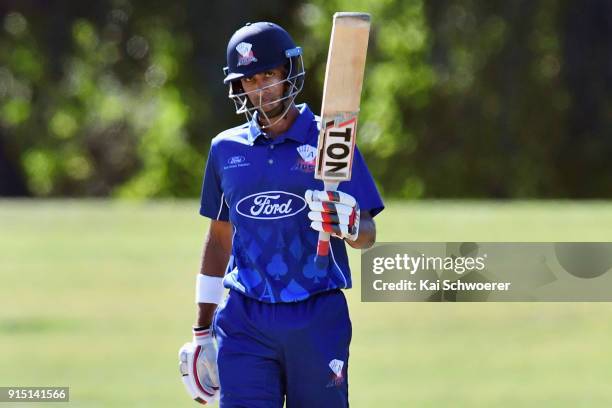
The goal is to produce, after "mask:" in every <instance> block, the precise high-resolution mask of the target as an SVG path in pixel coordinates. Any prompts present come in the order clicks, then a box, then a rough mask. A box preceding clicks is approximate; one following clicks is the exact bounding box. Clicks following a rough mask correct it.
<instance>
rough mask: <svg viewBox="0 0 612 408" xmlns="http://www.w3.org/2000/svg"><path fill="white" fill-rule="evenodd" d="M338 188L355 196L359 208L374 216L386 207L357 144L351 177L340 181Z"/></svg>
mask: <svg viewBox="0 0 612 408" xmlns="http://www.w3.org/2000/svg"><path fill="white" fill-rule="evenodd" d="M338 190H340V191H344V192H345V193H348V194H350V195H352V196H353V197H355V199H356V200H357V203H358V204H359V208H360V209H361V210H362V211H368V212H369V213H370V215H372V217H374V216H375V215H376V214H378V213H380V212H381V211H382V210H383V209H384V208H385V205H384V203H383V201H382V197H381V196H380V193H379V192H378V189H377V188H376V183H375V182H374V179H373V178H372V175H371V174H370V171H369V170H368V166H367V165H366V163H365V161H364V160H363V156H361V152H360V151H359V149H358V148H357V146H355V154H354V157H353V171H352V174H351V179H350V180H349V181H343V182H342V183H340V185H339V186H338Z"/></svg>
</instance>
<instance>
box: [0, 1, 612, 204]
mask: <svg viewBox="0 0 612 408" xmlns="http://www.w3.org/2000/svg"><path fill="white" fill-rule="evenodd" d="M337 10H361V11H366V12H370V13H371V14H372V17H373V30H372V34H371V38H370V44H371V45H370V49H369V54H368V65H367V68H366V82H365V85H364V90H363V104H362V115H361V117H360V125H359V145H360V148H361V149H362V151H363V153H364V155H365V157H366V160H367V162H368V164H369V166H370V168H371V169H372V171H373V173H374V175H375V178H376V179H377V181H378V182H379V185H380V187H381V189H382V190H383V193H384V195H385V196H386V197H391V196H395V197H404V198H419V197H432V198H446V197H498V198H521V197H533V198H535V197H566V198H573V197H611V196H612V190H610V189H609V188H608V186H609V185H610V184H611V182H612V171H610V170H611V168H610V167H611V166H610V164H609V160H608V157H609V156H610V155H611V154H612V137H611V136H612V134H611V133H612V132H611V131H610V129H612V123H611V122H612V114H611V112H612V100H611V99H612V65H611V64H612V60H611V59H610V55H612V35H611V34H612V32H611V30H612V28H611V27H612V24H611V21H610V20H611V19H612V3H610V2H609V1H606V0H590V1H587V2H569V1H566V0H537V1H532V0H515V1H511V2H502V1H493V2H492V1H486V0H439V1H435V2H424V1H422V0H409V1H386V2H382V1H378V0H351V1H349V0H328V1H323V0H311V1H307V2H304V1H298V0H293V1H281V0H263V1H259V2H252V1H242V0H240V1H235V2H231V3H226V2H225V3H224V2H216V3H210V2H201V1H196V0H188V1H187V2H182V3H176V2H175V3H168V2H162V1H161V0H149V1H145V0H104V1H98V2H93V3H87V2H70V1H61V0H54V1H44V2H43V1H37V0H20V1H17V0H4V1H3V2H2V3H0V24H1V26H0V32H1V34H0V179H1V180H0V195H23V194H27V195H34V196H77V195H85V196H109V195H110V196H121V197H164V196H180V197H182V196H190V197H191V196H197V195H198V193H199V189H200V182H201V177H202V171H203V165H204V163H203V160H204V157H206V152H207V150H208V146H209V141H210V139H211V138H212V137H213V136H214V135H216V134H217V133H218V132H220V131H221V130H223V129H225V128H228V127H231V126H235V125H237V124H239V123H241V122H242V121H243V118H242V117H236V116H235V115H234V113H233V105H232V104H231V103H230V102H229V101H228V100H227V88H226V87H225V86H224V85H223V84H222V77H223V76H222V72H221V67H222V66H223V65H224V61H225V47H226V43H227V40H228V38H229V36H230V35H231V34H232V33H233V32H234V31H235V30H236V29H237V28H238V27H240V26H241V25H242V24H244V23H245V22H247V21H257V20H271V21H275V22H278V23H280V24H281V25H283V26H285V27H286V28H287V29H288V30H289V31H290V32H291V33H292V35H293V36H294V38H295V40H296V42H297V43H298V44H300V45H301V46H302V47H303V49H304V52H305V62H306V68H307V81H306V84H305V89H304V92H303V94H302V95H301V96H300V99H301V100H304V101H306V102H308V103H309V104H310V105H311V106H312V108H313V109H314V110H315V111H318V110H319V109H320V103H321V102H320V98H321V91H322V83H323V75H324V69H325V60H326V57H327V47H328V42H329V33H330V29H331V16H332V15H333V13H334V12H335V11H337Z"/></svg>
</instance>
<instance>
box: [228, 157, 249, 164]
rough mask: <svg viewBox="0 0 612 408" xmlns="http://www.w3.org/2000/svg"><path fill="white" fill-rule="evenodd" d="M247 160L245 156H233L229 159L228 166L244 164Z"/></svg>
mask: <svg viewBox="0 0 612 408" xmlns="http://www.w3.org/2000/svg"><path fill="white" fill-rule="evenodd" d="M245 160H246V158H245V157H244V156H232V157H230V158H229V159H227V164H229V165H232V164H240V163H242V162H244V161H245Z"/></svg>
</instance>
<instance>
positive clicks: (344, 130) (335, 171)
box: [315, 12, 370, 268]
mask: <svg viewBox="0 0 612 408" xmlns="http://www.w3.org/2000/svg"><path fill="white" fill-rule="evenodd" d="M369 34H370V15H369V14H366V13H353V12H340V13H336V14H334V22H333V27H332V33H331V38H330V43H329V53H328V55H327V66H326V69H325V83H324V86H323V104H322V107H321V130H320V133H319V140H318V144H317V162H316V167H315V178H317V179H319V180H323V182H324V185H325V190H331V191H334V190H336V189H337V188H338V184H339V183H340V182H342V181H347V180H350V179H351V173H352V167H353V155H354V152H355V141H356V137H357V117H358V115H359V106H360V100H361V88H362V84H363V75H364V70H365V61H366V54H367V49H368V38H369ZM329 238H330V236H329V234H328V233H324V232H321V233H319V243H318V246H317V257H316V264H317V266H319V267H320V268H326V267H327V263H328V262H329V261H328V253H329Z"/></svg>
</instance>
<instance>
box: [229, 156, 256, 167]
mask: <svg viewBox="0 0 612 408" xmlns="http://www.w3.org/2000/svg"><path fill="white" fill-rule="evenodd" d="M250 165H251V163H249V162H248V161H247V160H246V157H244V156H240V155H238V156H232V157H230V158H228V159H227V160H226V161H225V165H224V166H223V170H227V169H234V168H236V167H246V166H250Z"/></svg>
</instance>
